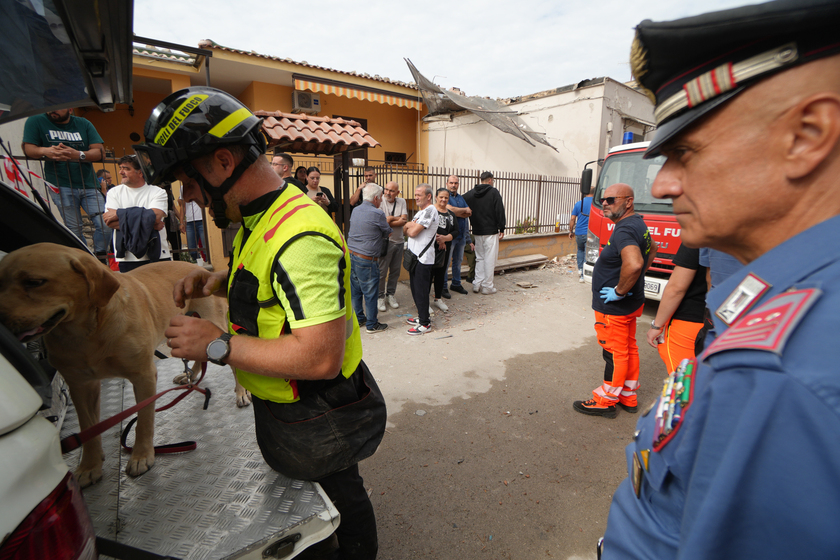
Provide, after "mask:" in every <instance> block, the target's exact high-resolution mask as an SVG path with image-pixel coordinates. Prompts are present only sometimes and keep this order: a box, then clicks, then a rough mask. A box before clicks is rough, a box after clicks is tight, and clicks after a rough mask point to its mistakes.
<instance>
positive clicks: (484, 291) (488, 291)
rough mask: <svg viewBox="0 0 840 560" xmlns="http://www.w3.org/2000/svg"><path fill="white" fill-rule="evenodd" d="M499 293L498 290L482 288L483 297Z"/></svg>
mask: <svg viewBox="0 0 840 560" xmlns="http://www.w3.org/2000/svg"><path fill="white" fill-rule="evenodd" d="M497 291H498V290H496V288H481V295H483V296H489V295H492V294H495V293H496V292H497Z"/></svg>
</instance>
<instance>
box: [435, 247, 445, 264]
mask: <svg viewBox="0 0 840 560" xmlns="http://www.w3.org/2000/svg"><path fill="white" fill-rule="evenodd" d="M445 265H446V249H440V250H438V249H436V250H435V263H434V264H433V265H432V268H443V267H444V266H445Z"/></svg>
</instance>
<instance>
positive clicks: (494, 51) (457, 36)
mask: <svg viewBox="0 0 840 560" xmlns="http://www.w3.org/2000/svg"><path fill="white" fill-rule="evenodd" d="M748 3H755V2H750V0H703V1H696V0H508V1H504V2H500V1H499V0H449V1H446V2H442V1H435V0H426V1H423V2H408V1H405V0H362V1H361V2H349V1H347V0H343V1H336V0H320V1H317V2H315V1H312V0H308V1H304V2H300V1H298V2H292V1H290V0H274V1H273V2H271V1H270V2H265V1H262V2H257V1H255V0H238V1H230V0H201V1H193V2H182V1H177V0H135V1H134V6H135V13H134V32H135V33H136V34H137V35H139V36H142V37H149V38H153V39H158V40H162V41H167V42H172V43H178V44H182V45H189V46H192V47H195V46H197V45H198V42H199V41H200V40H201V39H212V40H213V41H215V42H216V43H218V44H220V45H224V46H227V47H232V48H236V49H241V50H246V51H255V52H257V53H259V54H265V55H271V56H276V57H280V58H291V59H292V60H295V61H298V62H302V61H306V62H308V63H309V64H314V65H318V66H325V67H328V68H334V69H336V70H342V71H355V72H359V73H367V74H370V75H375V74H378V75H379V76H382V77H387V78H390V79H392V80H399V81H403V82H411V81H413V80H412V77H411V73H410V72H409V71H408V67H407V66H406V64H405V62H404V61H403V58H408V59H410V60H411V61H412V62H413V63H414V65H415V66H417V69H418V70H419V71H420V72H421V73H422V74H424V75H425V76H426V77H427V78H429V79H430V80H433V81H434V82H435V83H436V84H438V85H440V86H442V87H445V88H449V87H452V86H456V87H459V88H461V89H462V90H463V91H464V92H465V93H466V94H467V95H481V96H487V97H493V98H505V97H515V96H519V95H527V94H529V93H536V92H539V91H544V90H547V89H552V88H555V87H560V86H565V85H568V84H572V83H577V82H579V81H580V80H584V79H587V78H595V77H599V76H609V77H611V78H613V79H616V80H619V81H627V80H629V79H630V69H629V65H628V63H627V59H628V53H629V51H630V43H631V42H632V39H633V29H634V27H635V26H636V25H637V24H638V23H639V22H640V21H642V20H643V19H652V20H654V21H667V20H672V19H677V18H681V17H686V16H691V15H697V14H700V13H705V12H708V11H714V10H720V9H726V8H732V7H735V6H740V5H744V4H748ZM211 67H212V64H211Z"/></svg>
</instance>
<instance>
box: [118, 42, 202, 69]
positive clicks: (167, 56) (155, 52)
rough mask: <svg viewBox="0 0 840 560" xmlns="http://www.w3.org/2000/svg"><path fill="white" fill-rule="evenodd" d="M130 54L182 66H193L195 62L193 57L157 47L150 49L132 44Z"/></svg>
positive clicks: (149, 47) (146, 46)
mask: <svg viewBox="0 0 840 560" xmlns="http://www.w3.org/2000/svg"><path fill="white" fill-rule="evenodd" d="M131 54H133V55H136V56H143V57H147V58H158V59H161V60H168V61H170V62H179V63H183V64H189V65H191V66H192V65H194V64H195V61H196V57H195V55H191V54H188V53H183V52H181V51H172V50H169V49H163V48H159V47H152V46H149V45H138V44H136V43H135V44H134V45H132V46H131Z"/></svg>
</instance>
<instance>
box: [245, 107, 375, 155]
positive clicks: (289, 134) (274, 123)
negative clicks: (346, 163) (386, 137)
mask: <svg viewBox="0 0 840 560" xmlns="http://www.w3.org/2000/svg"><path fill="white" fill-rule="evenodd" d="M254 114H255V115H256V116H258V117H263V125H262V130H263V132H264V133H265V135H266V137H267V138H268V147H269V148H279V149H282V150H286V151H290V152H303V153H314V154H324V155H331V154H337V153H341V152H345V151H347V150H351V149H354V148H358V147H367V148H374V147H376V146H379V142H377V141H376V140H375V139H374V138H373V137H372V136H371V135H370V134H368V132H367V131H366V130H365V129H364V128H362V126H361V125H360V124H359V123H358V122H356V121H348V120H345V119H342V118H330V117H316V116H310V115H298V114H294V113H283V112H281V111H273V112H271V111H254Z"/></svg>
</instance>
